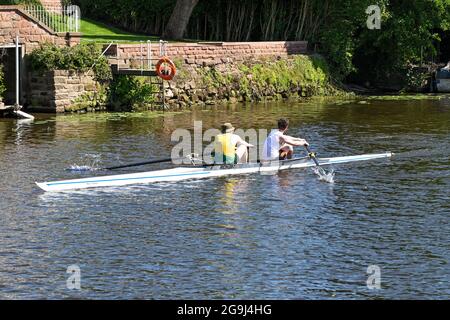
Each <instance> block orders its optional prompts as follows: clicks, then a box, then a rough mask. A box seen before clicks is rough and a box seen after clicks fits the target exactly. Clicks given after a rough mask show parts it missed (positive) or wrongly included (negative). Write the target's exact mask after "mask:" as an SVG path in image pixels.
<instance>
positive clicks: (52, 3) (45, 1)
mask: <svg viewBox="0 0 450 320" xmlns="http://www.w3.org/2000/svg"><path fill="white" fill-rule="evenodd" d="M40 1H41V4H42V5H43V6H44V7H45V8H53V9H54V8H57V9H61V8H62V1H61V0H40Z"/></svg>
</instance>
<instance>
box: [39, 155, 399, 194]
mask: <svg viewBox="0 0 450 320" xmlns="http://www.w3.org/2000/svg"><path fill="white" fill-rule="evenodd" d="M391 156H392V153H391V152H386V153H378V154H363V155H356V156H345V157H333V158H317V160H318V161H319V163H320V165H321V166H325V165H332V164H341V163H348V162H355V161H366V160H373V159H381V158H389V157H391ZM314 166H316V164H315V162H314V161H313V160H312V159H311V158H309V157H307V158H299V159H291V160H286V161H277V162H273V163H270V164H261V163H247V164H238V165H235V166H232V167H224V166H219V165H214V166H201V167H195V166H194V167H178V168H173V169H165V170H156V171H147V172H140V173H129V174H119V175H109V176H97V177H90V178H82V179H73V180H62V181H53V182H36V184H37V185H38V186H39V187H40V188H41V189H43V190H44V191H65V190H75V189H86V188H94V187H114V186H125V185H133V184H149V183H155V182H173V181H181V180H188V179H204V178H212V177H220V176H227V175H239V174H248V173H258V172H259V173H270V172H273V171H278V170H288V169H300V168H308V167H314Z"/></svg>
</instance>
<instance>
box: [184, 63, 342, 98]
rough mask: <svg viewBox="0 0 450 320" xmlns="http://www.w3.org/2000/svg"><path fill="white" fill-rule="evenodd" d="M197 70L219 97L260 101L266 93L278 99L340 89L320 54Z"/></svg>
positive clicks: (206, 84) (308, 95) (203, 82)
mask: <svg viewBox="0 0 450 320" xmlns="http://www.w3.org/2000/svg"><path fill="white" fill-rule="evenodd" d="M235 69H237V70H235ZM197 72H198V73H199V75H200V79H201V82H202V84H203V86H204V87H205V88H207V91H209V92H210V93H213V92H215V93H216V94H217V95H216V97H219V98H221V97H226V98H231V97H232V98H238V99H240V98H243V99H244V100H250V101H258V100H261V99H263V97H269V98H270V97H273V98H275V99H276V98H281V97H283V98H288V97H292V96H295V95H298V96H300V97H311V96H326V95H339V94H340V93H341V92H339V90H337V89H336V88H335V87H334V86H333V85H332V83H331V82H330V77H329V72H330V71H329V68H328V65H327V63H326V61H325V60H324V59H323V57H321V56H318V55H314V56H306V55H297V56H295V57H293V58H290V59H280V60H276V61H273V60H272V61H271V60H266V61H257V62H254V61H247V62H245V63H242V64H238V65H237V66H236V67H235V68H233V69H232V70H230V72H225V73H224V72H219V71H217V70H216V69H215V68H214V67H210V68H209V67H207V68H199V69H197ZM185 81H190V80H189V79H185Z"/></svg>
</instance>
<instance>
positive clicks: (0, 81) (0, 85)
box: [0, 64, 6, 101]
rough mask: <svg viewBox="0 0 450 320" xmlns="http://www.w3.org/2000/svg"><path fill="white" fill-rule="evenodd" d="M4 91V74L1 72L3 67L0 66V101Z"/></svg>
mask: <svg viewBox="0 0 450 320" xmlns="http://www.w3.org/2000/svg"><path fill="white" fill-rule="evenodd" d="M5 91H6V86H5V74H4V72H3V65H1V64H0V101H2V100H3V94H4V93H5Z"/></svg>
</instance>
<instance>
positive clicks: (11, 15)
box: [0, 6, 81, 53]
mask: <svg viewBox="0 0 450 320" xmlns="http://www.w3.org/2000/svg"><path fill="white" fill-rule="evenodd" d="M16 36H19V40H20V42H21V43H22V44H23V45H24V47H25V52H26V53H28V52H30V51H32V50H33V49H34V48H36V47H38V46H39V44H41V43H43V42H51V43H55V44H57V45H70V46H72V45H75V44H77V43H79V42H80V39H81V34H79V33H56V32H54V31H53V30H51V29H49V28H48V27H47V26H45V25H43V24H42V23H40V22H39V21H38V20H36V19H34V18H33V17H32V16H30V15H29V14H28V13H27V12H25V11H24V10H23V9H22V8H21V7H20V6H0V46H1V45H2V44H12V43H14V42H15V38H16Z"/></svg>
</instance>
